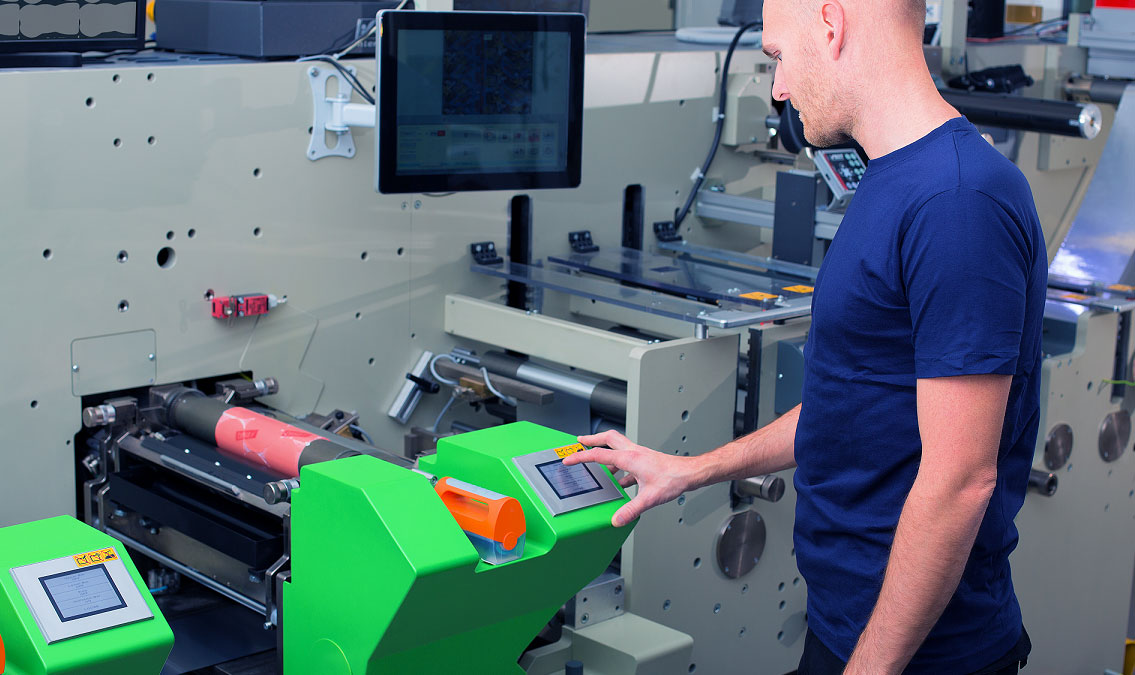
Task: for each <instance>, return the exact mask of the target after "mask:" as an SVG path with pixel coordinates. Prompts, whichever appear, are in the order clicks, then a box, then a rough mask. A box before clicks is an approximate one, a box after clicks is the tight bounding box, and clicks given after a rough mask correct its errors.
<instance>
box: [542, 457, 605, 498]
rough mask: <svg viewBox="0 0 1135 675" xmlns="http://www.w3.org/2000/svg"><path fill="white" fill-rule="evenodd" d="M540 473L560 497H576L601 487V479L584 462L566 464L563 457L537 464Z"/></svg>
mask: <svg viewBox="0 0 1135 675" xmlns="http://www.w3.org/2000/svg"><path fill="white" fill-rule="evenodd" d="M536 468H537V469H539V471H540V475H541V476H543V477H544V480H546V481H548V485H550V486H551V487H552V490H553V491H555V493H556V496H557V497H559V498H560V499H567V498H568V497H576V496H579V495H583V494H587V493H588V492H595V491H596V490H599V489H601V487H600V485H599V481H597V480H595V476H592V475H591V472H590V471H588V470H587V467H585V466H584V465H582V464H574V465H572V466H564V462H563V460H562V459H557V460H554V461H551V462H544V463H543V464H537V465H536Z"/></svg>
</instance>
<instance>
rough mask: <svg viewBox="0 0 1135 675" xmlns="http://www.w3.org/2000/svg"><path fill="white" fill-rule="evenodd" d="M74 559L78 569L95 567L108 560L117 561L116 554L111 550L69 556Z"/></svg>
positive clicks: (105, 549) (104, 549)
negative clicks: (89, 566)
mask: <svg viewBox="0 0 1135 675" xmlns="http://www.w3.org/2000/svg"><path fill="white" fill-rule="evenodd" d="M71 557H72V558H74V559H75V565H76V566H78V567H86V566H88V565H97V564H99V563H104V562H108V561H110V560H118V553H116V552H115V551H114V549H113V548H103V549H99V550H97V551H88V552H86V553H80V554H79V555H73V556H71Z"/></svg>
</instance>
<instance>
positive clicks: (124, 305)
mask: <svg viewBox="0 0 1135 675" xmlns="http://www.w3.org/2000/svg"><path fill="white" fill-rule="evenodd" d="M118 311H120V312H129V311H130V303H129V302H127V301H126V300H119V301H118Z"/></svg>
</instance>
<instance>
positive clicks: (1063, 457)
mask: <svg viewBox="0 0 1135 675" xmlns="http://www.w3.org/2000/svg"><path fill="white" fill-rule="evenodd" d="M1071 454H1072V427H1070V426H1068V425H1067V424H1057V425H1056V426H1054V427H1052V429H1051V430H1049V432H1048V436H1047V437H1045V439H1044V465H1045V466H1047V467H1048V470H1049V471H1056V470H1057V469H1059V468H1061V467H1063V466H1064V465H1065V464H1067V463H1068V456H1069V455H1071Z"/></svg>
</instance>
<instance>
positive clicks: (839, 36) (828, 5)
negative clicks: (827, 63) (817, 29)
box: [820, 0, 847, 61]
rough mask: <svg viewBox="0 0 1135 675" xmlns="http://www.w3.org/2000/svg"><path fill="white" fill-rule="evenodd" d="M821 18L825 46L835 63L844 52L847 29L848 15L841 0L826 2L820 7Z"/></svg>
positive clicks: (826, 0)
mask: <svg viewBox="0 0 1135 675" xmlns="http://www.w3.org/2000/svg"><path fill="white" fill-rule="evenodd" d="M820 18H821V19H822V20H823V23H824V45H825V47H826V48H827V50H828V55H829V56H831V59H832V60H833V61H835V60H836V59H838V58H839V55H840V53H841V52H842V51H843V41H844V38H845V37H846V36H845V31H846V29H847V15H846V13H844V10H843V4H841V3H840V0H824V2H823V4H822V5H821V6H820Z"/></svg>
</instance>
